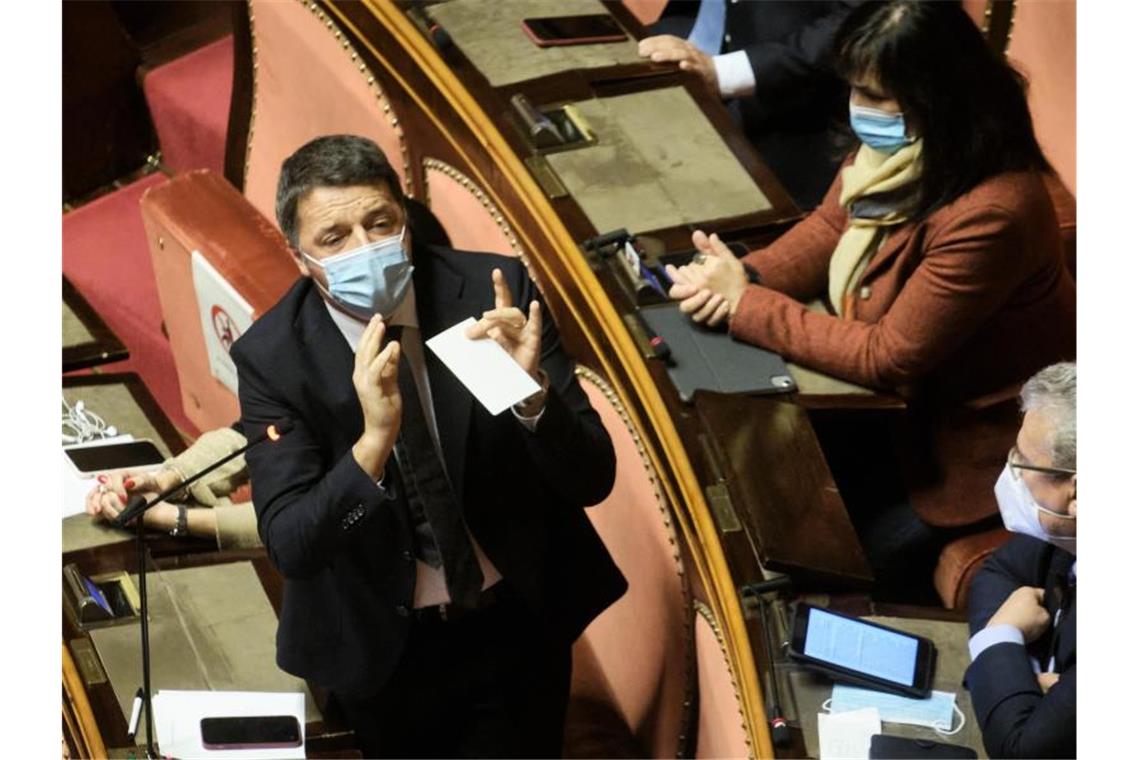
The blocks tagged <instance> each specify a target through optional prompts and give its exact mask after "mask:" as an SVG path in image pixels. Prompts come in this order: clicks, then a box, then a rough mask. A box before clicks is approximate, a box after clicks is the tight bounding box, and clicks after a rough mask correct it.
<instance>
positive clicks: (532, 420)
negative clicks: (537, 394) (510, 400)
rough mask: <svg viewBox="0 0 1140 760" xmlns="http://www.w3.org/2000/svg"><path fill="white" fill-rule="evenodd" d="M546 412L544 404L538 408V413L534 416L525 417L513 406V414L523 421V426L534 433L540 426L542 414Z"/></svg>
mask: <svg viewBox="0 0 1140 760" xmlns="http://www.w3.org/2000/svg"><path fill="white" fill-rule="evenodd" d="M545 413H546V407H545V406H543V407H542V408H541V409H539V410H538V414H536V415H534V416H533V417H524V416H522V415H521V414H519V412H518V410H517V409H515V408H514V407H513V406H512V407H511V414H513V415H514V416H515V419H516V420H518V421H519V422H521V423H522V425H523V427H524V428H526V429H527V430H529V431H530V432H532V433H533V432H534V429H535V428H537V427H538V421H539V420H541V419H542V415H544V414H545Z"/></svg>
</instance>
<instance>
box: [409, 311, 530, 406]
mask: <svg viewBox="0 0 1140 760" xmlns="http://www.w3.org/2000/svg"><path fill="white" fill-rule="evenodd" d="M473 324H475V319H474V317H468V318H467V319H465V320H464V321H462V322H460V323H459V324H457V325H454V326H452V327H449V328H448V329H446V330H444V331H443V332H441V333H440V334H439V335H436V336H435V337H434V338H431V339H429V340H428V341H427V347H428V348H430V349H431V350H432V351H433V352H434V353H435V355H436V356H438V357H439V358H440V361H442V362H443V363H444V364H445V365H447V368H448V369H449V370H451V371H452V372H453V373H454V374H455V376H456V377H457V378H459V382H461V383H463V385H464V386H466V388H467V390H469V391H471V395H473V396H474V397H475V398H477V399H479V403H480V404H482V405H483V406H484V407H485V408H486V409H487V411H488V412H490V413H491V414H499V413H500V412H502V411H503V410H505V409H507V408H508V407H511V406H514V405H515V404H517V403H519V402H520V401H522V400H523V399H525V398H527V397H528V396H533V395H534V394H535V393H538V392H539V391H540V390H542V388H541V386H539V384H538V383H536V382H535V381H534V378H532V377H531V376H530V375H528V374H527V372H526V370H524V369H523V368H522V367H520V366H519V365H518V364H516V363H515V360H514V359H512V358H511V355H510V354H508V353H507V352H506V351H505V350H503V347H502V346H500V345H499V344H498V343H496V342H495V341H494V340H492V339H491V338H480V339H479V340H471V339H470V338H468V337H467V335H466V334H465V333H466V332H467V328H468V327H470V326H471V325H473Z"/></svg>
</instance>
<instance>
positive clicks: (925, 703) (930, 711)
mask: <svg viewBox="0 0 1140 760" xmlns="http://www.w3.org/2000/svg"><path fill="white" fill-rule="evenodd" d="M956 699H957V697H956V695H955V694H953V693H952V692H948V691H932V692H930V696H929V697H927V698H926V699H914V698H912V697H903V696H900V695H898V694H888V693H887V692H885V691H876V690H875V689H861V688H859V687H857V686H848V685H847V684H841V683H837V684H835V686H834V687H833V688H832V690H831V699H829V700H828V701H827V702H824V703H823V709H824V710H828V708H829V705H828V703H830V710H829V711H830V712H831V713H843V712H851V711H852V710H860V709H862V708H864V707H874V708H875V709H877V710H878V711H879V720H881V721H883V722H884V723H909V724H911V725H914V726H925V727H926V728H933V729H934V730H935V731H937V732H938V733H940V734H946V735H950V734H956V733H958V732H959V731H961V730H962V726H964V725H965V724H966V716H965V715H962V711H961V710H959V709H958V706H957V705H956V704H954V702H955V700H956ZM954 713H958V715H959V716H961V723H959V724H958V728H954V727H953V726H954ZM951 729H953V730H951Z"/></svg>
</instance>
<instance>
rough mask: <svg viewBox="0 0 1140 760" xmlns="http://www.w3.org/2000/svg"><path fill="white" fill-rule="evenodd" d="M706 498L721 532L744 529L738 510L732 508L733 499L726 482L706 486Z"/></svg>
mask: <svg viewBox="0 0 1140 760" xmlns="http://www.w3.org/2000/svg"><path fill="white" fill-rule="evenodd" d="M705 499H706V500H707V501H708V503H709V509H710V510H712V515H713V519H714V520H716V526H717V527H718V528H719V529H720V532H721V533H738V532H740V531H741V530H744V527H743V526H742V525H741V524H740V518H739V517H737V516H736V510H734V509H733V508H732V499H731V498H730V497H729V495H728V486H726V485H725V484H724V483H714V484H713V485H711V486H705Z"/></svg>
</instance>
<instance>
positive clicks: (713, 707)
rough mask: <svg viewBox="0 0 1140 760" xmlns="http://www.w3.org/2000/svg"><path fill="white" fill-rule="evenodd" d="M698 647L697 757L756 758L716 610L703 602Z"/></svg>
mask: <svg viewBox="0 0 1140 760" xmlns="http://www.w3.org/2000/svg"><path fill="white" fill-rule="evenodd" d="M696 647H697V690H698V693H699V699H700V710H699V711H698V714H697V749H696V754H695V757H697V758H700V759H703V758H726V757H731V758H751V757H755V753H754V752H753V751H752V745H751V743H750V742H749V740H748V732H747V730H746V729H745V726H744V708H743V704H742V702H741V699H740V692H739V689H738V688H737V686H736V681H735V680H734V679H733V677H732V668H731V667H730V666H729V663H728V652H726V651H725V648H724V634H723V633H722V632H721V630H720V627H719V626H718V625H717V622H716V619H715V618H714V617H713V613H712V610H710V609H709V608H708V607H707V606H705V605H704V604H701V603H699V602H698V603H697V605H696Z"/></svg>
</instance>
